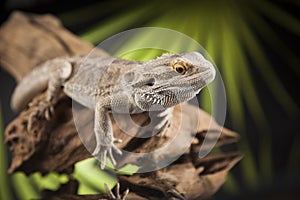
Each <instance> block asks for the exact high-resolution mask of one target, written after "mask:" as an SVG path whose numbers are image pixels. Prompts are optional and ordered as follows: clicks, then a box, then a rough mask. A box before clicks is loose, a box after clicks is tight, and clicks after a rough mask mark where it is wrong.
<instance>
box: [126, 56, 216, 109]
mask: <svg viewBox="0 0 300 200" xmlns="http://www.w3.org/2000/svg"><path fill="white" fill-rule="evenodd" d="M126 76H127V79H128V80H129V82H130V86H131V87H132V89H133V93H132V94H133V99H134V102H135V104H136V105H137V106H138V107H139V108H140V109H142V110H150V109H151V108H153V106H154V107H155V106H159V107H163V108H168V107H172V106H174V105H176V104H178V103H182V102H185V101H188V100H190V99H191V98H193V97H195V96H196V94H198V93H199V92H200V90H201V89H202V88H203V87H205V86H206V85H207V84H209V83H210V82H211V81H213V79H214V77H215V69H214V67H213V65H212V64H211V63H210V62H209V61H208V60H206V59H205V58H204V57H203V56H202V55H201V54H200V53H198V52H189V53H182V54H163V55H162V56H160V57H158V58H156V59H155V60H150V61H146V62H143V63H141V66H139V67H138V68H136V69H134V71H130V72H129V73H127V74H125V77H126Z"/></svg>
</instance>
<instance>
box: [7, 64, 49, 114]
mask: <svg viewBox="0 0 300 200" xmlns="http://www.w3.org/2000/svg"><path fill="white" fill-rule="evenodd" d="M46 64H47V63H45V64H42V66H40V67H37V68H35V69H34V70H32V71H31V72H30V73H29V74H28V75H27V76H25V78H23V80H22V81H21V82H20V83H19V84H18V86H17V87H16V89H15V90H14V92H13V94H12V98H11V103H10V106H11V108H12V109H13V110H14V111H15V112H20V111H21V110H22V109H24V108H25V107H26V106H27V105H28V103H29V102H30V101H31V100H32V98H33V97H34V96H36V95H37V94H39V93H41V92H42V91H43V90H45V89H46V88H47V84H48V81H49V78H50V74H49V71H47V70H46V68H47V67H48V66H46Z"/></svg>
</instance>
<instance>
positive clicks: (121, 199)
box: [104, 183, 129, 200]
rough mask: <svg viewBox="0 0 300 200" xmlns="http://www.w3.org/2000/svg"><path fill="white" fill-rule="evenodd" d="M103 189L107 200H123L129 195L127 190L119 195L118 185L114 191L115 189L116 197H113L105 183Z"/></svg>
mask: <svg viewBox="0 0 300 200" xmlns="http://www.w3.org/2000/svg"><path fill="white" fill-rule="evenodd" d="M104 187H105V190H106V193H107V196H108V198H109V200H125V199H126V197H127V195H128V193H129V189H126V190H125V191H124V193H123V194H122V195H120V183H117V185H116V189H115V194H116V195H114V193H113V192H112V191H111V189H109V187H108V185H107V184H106V183H104Z"/></svg>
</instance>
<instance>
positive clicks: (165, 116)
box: [153, 107, 173, 137]
mask: <svg viewBox="0 0 300 200" xmlns="http://www.w3.org/2000/svg"><path fill="white" fill-rule="evenodd" d="M157 117H159V118H162V119H161V120H160V122H159V123H158V124H156V126H155V127H154V130H153V134H155V133H158V134H157V136H159V137H163V136H164V135H165V133H166V130H167V128H168V127H169V126H170V124H171V121H172V118H173V107H171V108H167V109H166V110H163V111H162V112H160V113H158V114H157Z"/></svg>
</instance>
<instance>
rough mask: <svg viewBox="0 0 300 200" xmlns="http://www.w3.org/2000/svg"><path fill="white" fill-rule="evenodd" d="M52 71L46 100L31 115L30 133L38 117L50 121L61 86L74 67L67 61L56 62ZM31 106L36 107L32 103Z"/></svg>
mask: <svg viewBox="0 0 300 200" xmlns="http://www.w3.org/2000/svg"><path fill="white" fill-rule="evenodd" d="M52 67H53V69H54V70H52V71H49V80H48V88H47V95H46V98H45V99H44V100H42V101H40V102H38V105H37V108H36V109H35V110H34V111H33V112H32V113H31V114H30V115H29V119H28V126H27V129H28V130H29V131H30V130H31V128H32V126H33V121H34V119H35V118H36V117H42V118H45V119H46V120H49V119H50V117H51V115H52V114H53V112H54V108H53V107H54V105H55V104H56V103H57V100H58V95H59V92H60V91H61V86H62V84H63V83H64V81H65V80H66V79H68V78H69V76H70V75H71V73H72V65H71V63H69V62H67V61H62V60H60V61H56V62H54V63H53V66H52ZM29 106H34V104H33V103H30V104H29Z"/></svg>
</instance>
